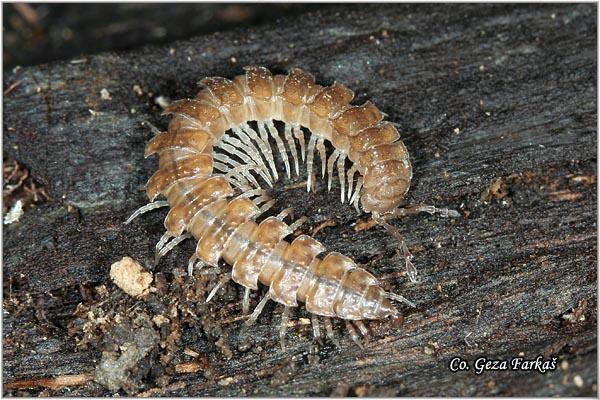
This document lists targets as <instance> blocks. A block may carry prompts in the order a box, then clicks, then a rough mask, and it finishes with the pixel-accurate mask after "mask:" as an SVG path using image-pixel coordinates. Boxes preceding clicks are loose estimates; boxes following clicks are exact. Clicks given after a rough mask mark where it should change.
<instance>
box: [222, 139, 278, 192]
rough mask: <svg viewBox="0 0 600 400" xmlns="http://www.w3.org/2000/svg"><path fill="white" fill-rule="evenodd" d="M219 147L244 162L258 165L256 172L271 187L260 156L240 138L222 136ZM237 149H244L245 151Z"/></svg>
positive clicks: (267, 172)
mask: <svg viewBox="0 0 600 400" xmlns="http://www.w3.org/2000/svg"><path fill="white" fill-rule="evenodd" d="M219 147H221V148H222V149H223V150H225V151H227V152H228V153H230V154H233V155H236V156H238V157H239V158H241V159H242V160H243V161H244V162H245V163H246V164H253V165H256V166H257V167H258V168H256V172H258V174H259V175H260V176H261V177H262V178H263V179H264V181H265V182H266V183H267V185H269V187H273V182H272V180H271V176H270V175H269V170H268V169H267V166H266V165H265V164H264V162H263V161H262V158H260V156H259V155H258V153H256V152H255V151H253V150H252V149H251V148H249V147H248V146H247V145H245V144H244V143H242V141H241V140H239V139H237V138H234V137H231V136H224V137H223V139H222V141H221V143H220V145H219ZM238 149H242V150H244V151H245V153H243V152H242V151H240V150H238Z"/></svg>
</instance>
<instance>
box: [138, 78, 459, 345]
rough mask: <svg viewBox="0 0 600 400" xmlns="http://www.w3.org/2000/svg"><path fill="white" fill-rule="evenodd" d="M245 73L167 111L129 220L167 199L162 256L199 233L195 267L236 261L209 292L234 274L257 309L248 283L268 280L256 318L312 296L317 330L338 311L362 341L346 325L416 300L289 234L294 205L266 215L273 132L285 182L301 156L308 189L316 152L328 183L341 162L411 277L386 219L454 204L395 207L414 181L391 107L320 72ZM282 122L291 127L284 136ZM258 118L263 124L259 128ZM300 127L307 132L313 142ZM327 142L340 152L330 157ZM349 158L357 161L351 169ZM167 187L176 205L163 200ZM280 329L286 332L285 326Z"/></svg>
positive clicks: (342, 173)
mask: <svg viewBox="0 0 600 400" xmlns="http://www.w3.org/2000/svg"><path fill="white" fill-rule="evenodd" d="M245 70H246V74H245V75H239V76H236V77H235V78H233V79H232V80H229V79H226V78H220V77H213V78H205V79H203V80H202V81H201V84H202V85H203V86H204V88H203V89H202V90H201V91H200V92H199V93H198V95H197V96H196V97H195V98H194V99H185V100H180V101H176V102H174V103H172V104H170V105H169V106H168V107H167V108H166V109H165V111H166V113H168V114H172V115H173V118H172V120H171V122H170V124H169V127H168V131H167V132H162V133H159V134H157V135H156V136H155V137H154V138H153V139H152V140H151V141H150V143H149V144H148V146H147V149H146V153H145V155H146V156H150V155H152V154H155V153H158V155H159V157H160V160H159V169H158V171H157V172H156V173H155V174H154V175H153V176H152V177H151V178H150V180H149V182H148V184H147V193H148V196H149V198H150V200H151V201H152V203H150V204H148V205H146V206H144V207H142V208H141V209H139V210H138V211H137V212H136V213H135V214H134V215H132V217H131V218H130V220H131V219H133V218H134V217H136V216H137V215H139V214H141V213H143V212H146V211H148V210H150V209H154V208H157V207H161V206H167V205H168V206H169V207H170V211H169V213H168V215H167V217H166V219H165V227H166V229H167V232H166V233H165V235H164V236H163V237H162V238H161V240H160V241H159V243H158V244H157V258H160V257H161V256H163V255H164V254H166V253H167V252H168V251H170V250H171V249H172V248H173V247H175V246H176V245H177V244H178V243H180V242H181V241H182V240H184V239H187V238H190V237H194V238H195V239H196V240H197V247H196V251H195V253H194V254H193V256H192V257H191V259H190V261H189V265H188V270H189V271H188V272H189V273H190V274H192V273H193V270H194V268H195V267H202V266H204V265H210V266H216V265H217V263H218V262H219V260H221V259H223V260H224V261H225V262H226V263H227V264H229V265H231V266H232V267H233V268H232V273H231V275H227V276H225V277H224V278H223V279H221V280H220V281H219V284H218V285H217V286H215V288H214V289H213V290H212V291H211V293H210V294H209V296H208V300H210V299H211V298H212V297H213V295H214V294H215V293H216V291H217V290H218V289H219V288H220V287H221V286H222V285H223V284H224V283H225V282H226V281H227V280H228V279H229V278H231V279H233V281H234V282H236V283H238V284H240V285H242V286H244V287H245V288H246V290H245V295H244V300H243V309H244V312H248V309H249V293H250V290H256V289H258V283H259V282H260V283H262V284H263V285H266V286H268V287H269V290H268V293H267V294H266V295H265V297H263V299H262V300H261V301H260V303H259V304H258V306H257V307H256V309H255V310H254V312H253V313H252V314H251V316H250V317H249V321H250V322H253V321H255V320H256V318H257V317H258V315H259V314H260V312H261V310H262V309H263V307H264V305H265V303H266V302H267V301H268V300H274V301H276V302H278V303H281V304H283V305H284V306H285V309H284V310H285V311H284V317H283V324H285V322H286V321H285V320H286V319H287V312H288V309H289V307H296V306H298V303H299V302H303V303H304V304H305V307H306V310H307V311H308V312H310V313H311V314H312V316H313V318H312V322H313V329H314V333H315V336H319V323H318V318H317V316H322V317H324V318H325V319H324V322H325V327H326V331H327V334H328V336H329V337H330V338H333V332H332V328H331V321H330V320H329V318H330V317H338V318H342V319H344V320H346V325H347V327H348V329H349V330H350V332H351V335H352V338H353V339H354V340H355V341H357V342H358V335H357V334H356V331H355V329H354V327H353V325H352V324H351V323H349V321H351V320H352V321H354V324H355V325H356V326H357V327H358V328H359V330H360V331H361V332H362V333H363V334H365V333H366V327H365V326H364V325H363V323H362V322H361V320H364V319H382V318H386V317H388V316H394V315H397V314H398V311H397V310H396V308H395V307H394V306H393V304H392V303H391V302H390V299H393V300H398V301H404V302H407V303H408V304H411V303H410V302H409V301H407V300H406V299H404V298H403V297H402V296H400V295H397V294H394V293H389V292H386V291H385V290H383V289H382V288H381V287H380V285H379V283H378V281H377V279H376V278H375V277H374V276H373V275H371V274H370V273H369V272H367V271H366V270H364V269H362V268H360V267H358V266H357V265H356V264H355V263H354V262H353V261H352V260H351V259H350V258H348V257H346V256H344V255H342V254H339V253H335V252H331V253H329V254H326V255H324V256H322V255H321V254H324V252H325V250H326V249H325V247H324V246H323V245H322V244H321V243H319V242H318V241H317V240H315V239H313V238H311V237H310V236H307V235H301V236H298V237H296V238H295V239H294V240H293V241H291V242H288V241H286V240H285V238H286V237H287V236H289V235H290V234H291V233H292V232H294V231H295V230H296V229H297V228H298V227H299V226H300V225H301V224H302V223H303V222H304V219H300V220H298V221H296V222H294V223H292V224H291V225H288V224H287V223H285V222H284V219H285V218H286V217H287V216H288V214H289V213H290V210H289V209H288V210H284V211H283V212H281V213H280V214H279V215H277V216H270V217H268V218H260V217H261V215H262V214H263V213H265V212H266V211H267V210H268V209H269V208H271V207H272V205H273V204H274V202H275V200H273V199H270V198H269V196H268V194H267V192H266V191H265V190H263V188H262V186H261V184H262V185H264V184H267V185H269V186H272V184H273V183H274V182H275V181H277V180H278V178H279V177H278V173H277V170H276V166H275V158H274V155H273V149H272V148H271V144H270V139H271V138H272V139H273V141H274V143H275V145H276V148H277V150H278V151H279V154H280V157H281V159H282V161H283V163H284V165H285V171H286V174H287V176H288V178H289V177H290V176H291V172H292V166H293V169H294V170H295V172H296V175H298V174H299V164H300V159H301V160H302V161H303V162H304V161H306V165H307V170H308V179H307V189H308V190H309V191H310V190H311V188H312V187H313V185H314V181H315V174H314V171H313V165H314V154H315V151H317V152H318V154H319V157H320V161H321V163H320V165H321V176H322V177H325V175H327V178H328V189H329V190H330V189H331V182H332V178H333V175H334V168H336V167H337V171H338V178H339V181H340V185H341V194H340V197H341V200H342V202H344V201H346V200H347V201H348V202H349V203H351V204H353V205H354V206H355V207H356V209H357V210H360V209H362V211H364V212H367V213H372V216H373V218H374V219H375V220H376V221H377V222H379V223H380V224H382V225H384V226H385V227H386V229H388V231H389V232H391V233H392V234H394V235H395V236H396V237H397V238H399V239H400V240H401V246H400V248H401V250H402V252H403V255H404V256H405V258H406V263H407V268H408V272H409V276H410V277H411V278H413V279H414V276H415V275H416V271H415V270H414V266H413V265H412V264H411V262H410V258H411V256H410V254H409V253H408V249H407V247H406V245H405V243H404V240H403V238H402V236H401V235H400V234H399V233H398V231H397V230H396V229H395V228H394V227H393V226H392V225H390V224H388V223H387V222H386V221H385V220H386V219H387V218H390V217H396V216H400V215H405V214H407V213H415V212H420V211H424V212H430V213H433V212H438V211H441V212H442V213H443V214H444V215H454V214H455V213H456V212H455V211H451V210H447V209H442V210H440V209H436V208H435V207H432V206H421V207H412V208H398V206H399V204H400V202H401V201H402V199H403V197H404V196H405V194H406V192H407V191H408V188H409V185H410V182H411V178H412V169H411V164H410V161H409V156H408V151H407V150H406V147H405V146H404V144H403V143H402V141H401V140H400V135H399V134H398V131H397V129H396V127H395V126H394V124H392V123H390V122H386V121H383V117H384V116H383V114H382V113H381V111H379V110H378V109H377V107H375V106H374V105H373V104H371V103H370V102H367V103H365V104H363V105H360V106H355V105H350V102H351V100H352V99H353V97H354V94H353V92H352V91H351V90H349V89H348V88H346V87H344V86H343V85H341V84H339V83H335V84H333V85H331V86H325V87H324V86H321V85H318V84H316V83H315V80H314V77H313V76H312V75H310V74H308V73H306V72H304V71H302V70H301V69H298V68H294V69H292V70H291V71H290V73H289V74H288V75H272V74H271V72H270V71H269V70H268V69H266V68H262V67H247V68H246V69H245ZM274 120H278V121H282V122H283V123H284V124H285V127H284V132H283V135H282V134H281V133H280V132H279V131H278V130H277V129H276V128H275V126H274V124H273V121H274ZM249 121H256V124H257V129H254V128H252V127H251V126H250V125H249V124H248V122H249ZM303 127H304V128H307V129H308V130H310V133H311V134H310V137H308V142H307V140H306V137H305V132H304V130H303ZM325 141H329V142H331V144H332V145H333V147H334V149H335V150H334V151H333V152H332V153H331V154H330V155H329V157H328V158H327V154H326V153H327V152H326V149H325ZM286 144H287V148H286ZM290 155H291V157H290ZM346 160H349V162H348V164H351V167H350V168H349V169H346V163H347V161H346ZM355 175H357V178H356V179H355ZM346 183H347V186H346ZM159 195H163V196H165V197H166V199H167V201H155V199H156V198H157V196H159ZM259 221H260V222H259ZM208 300H207V301H208ZM282 326H283V325H282ZM281 334H282V337H283V331H282V333H281Z"/></svg>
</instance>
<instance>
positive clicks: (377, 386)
mask: <svg viewBox="0 0 600 400" xmlns="http://www.w3.org/2000/svg"><path fill="white" fill-rule="evenodd" d="M596 45H597V41H596V6H595V5H592V4H583V5H559V4H552V5H535V6H531V5H510V6H507V5H493V6H489V5H451V6H445V5H410V6H407V5H389V4H385V5H384V4H379V5H372V6H363V5H361V6H352V7H350V6H342V5H340V6H339V7H337V8H335V9H330V10H327V11H326V12H322V13H314V14H311V15H305V16H304V17H303V18H302V19H285V20H283V21H281V22H280V23H276V24H273V25H269V26H265V27H258V28H253V29H248V30H244V29H242V30H236V31H232V32H229V33H227V34H214V35H208V36H203V37H198V38H195V39H193V40H190V41H185V42H178V43H174V44H172V45H171V46H167V47H148V48H143V49H140V50H138V51H134V52H131V53H120V54H113V53H107V54H99V55H95V56H90V57H88V61H87V62H86V63H79V64H72V63H69V62H60V63H54V64H50V65H40V66H37V67H32V68H23V69H20V70H18V71H12V72H11V71H6V72H5V75H4V81H5V88H6V87H8V86H10V85H11V84H13V83H15V82H20V84H19V86H16V87H14V89H13V90H11V91H10V93H8V94H7V95H6V96H5V98H4V123H3V127H4V134H3V139H4V145H3V146H4V147H3V150H4V157H5V159H6V158H13V159H16V160H18V161H19V162H21V163H22V164H23V165H25V166H26V167H28V168H29V169H30V171H31V173H32V174H33V175H34V176H35V177H36V178H37V179H38V180H39V181H40V182H43V183H44V185H45V187H46V188H47V190H48V191H49V193H50V194H51V195H52V197H53V199H54V200H53V201H50V202H46V203H44V204H41V205H39V206H38V207H35V208H29V209H27V210H26V211H25V214H24V215H23V216H22V217H21V219H20V220H19V221H18V222H16V223H13V224H11V225H7V226H5V227H4V242H3V249H4V269H3V278H4V307H5V310H6V311H7V313H5V314H4V318H3V322H4V332H3V349H4V360H3V361H4V369H3V371H4V375H3V382H4V383H5V384H6V383H10V382H18V381H20V380H21V381H22V380H24V379H31V378H38V377H52V376H60V375H67V374H84V373H89V372H93V371H94V369H95V367H96V366H97V364H98V362H99V360H100V357H101V354H100V350H101V349H103V348H102V346H101V345H100V344H98V345H97V347H94V345H93V344H92V345H90V349H89V350H85V349H78V348H77V347H76V345H75V339H74V338H73V337H71V336H70V335H69V333H70V328H69V329H68V327H71V326H72V325H71V323H72V321H73V320H74V319H75V316H74V315H73V314H74V312H75V308H76V306H77V304H78V303H86V304H88V303H90V304H91V302H93V300H90V297H89V295H88V293H89V292H90V291H91V290H92V288H94V287H97V286H99V285H102V284H104V285H105V286H106V287H107V288H108V290H109V291H110V292H111V293H113V294H114V293H116V292H117V291H118V289H116V288H115V287H114V285H113V284H112V283H111V282H110V280H109V276H108V269H109V267H110V265H111V263H113V262H115V261H117V260H119V259H120V258H121V257H122V256H125V255H129V256H132V257H134V258H136V259H138V260H140V261H142V262H145V263H146V264H147V265H149V264H150V261H151V258H152V256H153V247H154V244H155V243H156V241H157V240H158V238H159V236H160V234H161V232H162V229H163V228H162V222H161V218H162V217H163V216H164V212H163V213H161V212H155V213H153V214H151V215H150V216H146V217H143V218H142V219H139V220H136V222H135V223H133V224H131V225H129V226H124V225H123V221H124V220H125V219H126V217H127V216H128V215H129V214H130V213H131V212H132V210H134V209H136V208H137V207H138V206H140V205H142V204H143V203H144V202H145V195H144V193H143V184H144V183H145V181H146V180H147V179H148V177H149V176H150V175H151V173H152V171H153V170H154V168H155V167H156V164H157V162H156V160H155V159H148V160H145V159H143V149H144V146H145V143H146V141H147V140H148V139H149V138H150V137H151V135H152V134H151V133H150V132H149V130H148V129H147V128H145V127H143V126H142V124H141V122H142V121H144V120H148V121H151V122H152V123H154V124H155V125H158V126H161V127H164V126H165V125H166V120H165V119H163V118H161V117H160V107H158V106H157V105H156V104H155V101H154V100H155V98H156V97H157V96H164V97H166V98H171V99H176V98H181V97H186V96H193V95H194V94H195V92H196V90H197V89H196V86H195V82H196V81H198V80H199V78H201V77H203V76H207V75H219V76H234V75H235V74H238V73H241V71H242V70H241V67H242V66H243V65H247V64H260V65H265V66H268V67H271V68H273V69H275V70H277V71H279V72H282V71H285V70H287V69H288V68H290V67H292V66H296V65H297V66H301V67H303V68H305V69H306V70H308V71H312V72H313V73H314V74H315V75H316V76H317V79H318V80H319V81H321V82H326V83H330V82H331V81H332V80H333V79H337V80H339V81H341V82H343V83H345V84H346V85H348V86H349V87H351V88H353V89H355V91H356V93H357V97H358V100H359V101H364V100H367V99H369V100H371V101H373V102H374V103H375V104H377V105H378V106H379V107H380V108H381V109H382V110H383V111H385V112H386V113H388V114H389V116H390V119H391V120H393V121H395V122H397V123H398V124H399V126H400V127H401V131H402V133H403V136H404V140H405V143H406V145H407V147H408V149H409V151H410V153H411V157H412V161H413V167H414V171H415V173H414V176H415V178H414V181H413V186H412V188H411V190H410V192H409V196H408V199H407V201H408V202H409V203H419V202H427V203H435V204H438V205H447V206H451V207H454V208H459V209H460V210H461V211H462V215H463V216H462V217H461V218H459V219H454V220H446V219H440V218H438V217H430V216H423V215H420V216H414V217H410V218H406V219H403V220H399V221H395V222H394V224H395V225H396V226H398V227H399V229H401V231H402V232H403V234H405V235H406V237H407V239H408V244H409V248H410V249H411V250H412V252H413V253H414V254H415V259H414V262H415V264H416V265H417V267H418V269H419V273H420V279H421V281H420V282H419V283H418V284H411V283H409V282H407V279H406V277H405V276H404V268H403V261H402V259H401V258H400V257H399V256H398V255H396V252H395V248H396V246H397V242H396V241H395V239H394V238H392V237H390V236H388V235H387V233H386V232H385V231H384V230H383V229H381V228H379V227H375V228H373V229H369V230H363V231H358V232H355V229H354V225H353V224H354V223H355V222H356V221H357V218H358V217H357V215H356V213H355V212H354V210H353V209H351V208H350V207H348V206H347V205H341V204H339V203H336V201H337V196H338V195H337V192H334V193H332V194H327V193H326V192H323V191H322V190H321V191H318V192H317V193H316V194H312V193H311V194H310V195H307V194H302V193H304V192H303V190H302V189H287V190H286V189H284V188H283V186H279V187H278V193H277V195H278V196H279V197H278V198H280V199H281V202H282V204H285V205H289V206H293V207H295V209H296V210H297V213H298V214H299V215H301V214H306V215H308V216H309V217H310V218H311V225H312V226H316V225H318V224H319V223H320V222H322V221H324V220H326V219H335V220H336V222H337V225H336V226H334V227H329V228H326V229H323V230H321V231H320V232H319V233H317V234H316V238H317V239H319V240H321V241H323V242H324V243H325V244H326V245H327V246H328V248H329V249H331V250H337V251H341V252H343V253H346V254H348V255H349V256H351V257H353V258H355V259H356V260H357V261H358V262H360V263H363V264H364V265H365V267H366V268H367V269H369V270H370V271H372V272H373V273H374V274H375V275H377V276H378V277H381V279H382V280H383V282H384V284H385V286H386V287H387V288H389V289H391V290H393V291H395V292H397V293H402V294H403V295H405V296H406V297H408V298H410V299H412V300H414V301H415V302H416V303H417V308H416V309H405V310H404V311H405V319H404V321H403V323H402V324H394V323H392V322H380V323H374V324H372V326H371V328H372V330H373V331H374V336H373V338H372V340H371V342H370V343H369V344H368V345H367V347H366V348H365V349H364V350H361V349H359V348H358V347H357V346H355V345H354V344H353V343H352V342H350V341H349V340H346V339H347V338H346V339H344V340H342V348H341V349H340V350H338V349H336V348H335V347H334V346H332V345H331V344H330V343H327V344H326V345H324V346H322V347H320V351H319V352H318V353H317V354H312V355H310V356H308V357H306V354H307V353H306V351H305V350H306V349H307V348H308V347H309V345H310V344H311V342H312V339H311V332H310V328H309V326H307V325H304V324H302V323H299V324H296V325H295V327H296V328H295V329H290V331H292V330H293V331H294V333H292V332H290V334H289V335H288V342H290V343H288V346H289V348H288V354H283V353H282V352H281V350H280V349H279V347H278V345H277V343H278V322H279V317H278V313H277V312H278V311H279V308H278V307H271V308H268V309H267V313H266V314H265V316H264V318H261V320H260V324H259V325H258V326H255V327H253V328H251V330H250V331H249V334H250V335H251V336H252V342H253V350H252V351H245V350H246V349H245V345H243V343H244V340H245V339H240V338H239V337H241V335H239V332H240V330H241V321H240V322H236V323H228V324H224V325H223V326H222V327H220V328H219V329H218V330H217V333H216V334H208V333H207V332H208V330H207V331H206V332H205V331H198V330H195V329H192V328H191V327H190V326H184V328H183V336H182V338H181V340H180V341H179V342H178V346H179V347H178V350H176V352H177V354H175V356H174V357H175V358H174V359H176V360H178V362H182V363H183V362H187V361H189V360H190V358H189V356H186V355H185V354H183V349H184V348H189V349H193V350H194V351H195V352H197V353H199V354H201V355H202V357H204V360H205V362H206V364H207V365H209V366H210V367H207V366H206V365H204V367H202V370H210V371H211V373H206V372H205V373H204V374H203V373H201V372H196V373H188V374H185V373H181V374H174V375H173V376H172V377H171V378H170V379H167V380H163V381H155V380H154V377H153V376H154V375H153V374H154V372H151V373H150V375H149V376H145V377H143V378H142V382H144V383H145V385H146V386H142V387H141V388H140V389H139V390H143V389H148V388H150V387H152V386H159V385H160V384H161V382H162V384H166V383H169V385H171V386H167V388H166V389H162V391H160V390H156V391H154V392H152V393H154V394H171V395H178V396H184V395H198V396H199V395H211V396H225V395H227V396H229V395H238V396H241V395H262V396H268V395H280V396H284V395H305V396H310V395H325V396H327V395H330V394H338V395H344V394H349V395H353V394H356V395H372V396H375V395H379V396H384V395H385V396H408V395H410V396H423V395H427V396H440V395H453V396H461V395H478V396H483V395H506V396H511V395H518V396H538V395H545V396H551V395H563V396H569V395H577V396H592V395H594V396H595V395H596V391H597V386H596V385H597V382H596V374H597V372H596V371H597V369H596V368H597V367H596V358H597V349H596V340H597V337H596V326H597V321H596V309H597V298H596V290H597V273H596V268H597V265H596V228H597V227H596V143H597V142H596V140H597V139H596V134H597V132H596V123H597V113H596V107H597V102H596V98H597V97H596V96H597V93H596V79H597V76H596V68H597V65H596V58H597V53H596ZM135 85H137V86H139V88H140V89H141V90H142V91H143V94H141V95H140V94H138V93H139V90H137V88H136V90H134V89H133V88H134V86H135ZM102 89H106V90H107V91H108V92H109V93H110V97H111V98H110V99H107V100H103V99H102V98H101V95H100V92H101V90H102ZM150 93H152V94H151V95H150ZM307 199H311V200H310V201H307ZM332 199H334V200H335V201H332ZM364 218H365V217H364V216H363V217H362V219H364ZM192 248H193V244H192V243H186V244H185V245H182V246H181V247H179V248H177V249H176V250H175V251H174V252H173V254H170V255H169V256H168V257H166V258H165V259H163V260H162V261H161V263H160V264H159V265H158V266H157V267H156V269H155V272H156V271H161V272H164V274H165V276H166V277H167V278H166V279H167V280H168V281H171V280H172V279H173V278H172V275H171V272H172V271H173V270H174V268H175V267H184V266H185V264H186V262H187V257H188V256H189V252H190V251H191V249H192ZM213 283H214V282H213ZM225 293H226V295H220V296H218V298H217V299H216V300H214V301H213V303H211V304H209V305H206V306H204V305H202V307H201V308H199V310H200V311H202V312H203V313H204V315H200V316H199V318H209V317H210V316H213V317H214V318H215V320H216V321H217V323H218V321H220V320H221V321H222V320H223V319H227V318H229V319H232V318H235V317H236V316H239V315H240V313H241V311H240V308H239V302H240V299H241V290H239V287H236V286H235V285H230V286H229V287H228V290H226V291H225ZM167 300H168V299H167ZM164 301H166V300H164ZM119 302H121V303H119ZM141 302H142V303H143V300H141ZM253 302H254V304H255V303H256V300H253ZM135 304H136V301H135V300H129V299H126V298H125V297H118V301H117V303H116V304H115V306H114V307H115V308H117V309H119V310H122V309H124V308H123V307H127V308H130V307H132V306H133V305H135ZM199 307H200V306H199ZM274 311H275V312H274ZM157 312H158V311H157ZM298 316H299V317H302V318H305V317H306V314H304V312H299V314H298ZM220 335H222V336H224V339H223V340H221V341H220V342H219V343H220V344H219V345H215V342H216V341H217V340H218V339H219V338H218V336H220ZM292 335H293V336H292ZM209 336H210V337H209ZM215 336H216V337H215ZM293 337H294V338H297V339H293V340H292V339H291V338H293ZM223 343H225V344H223ZM224 347H230V348H231V350H230V351H227V350H228V349H226V350H223V348H224ZM246 347H247V346H246ZM538 354H543V355H544V356H545V357H546V358H550V357H552V356H555V357H558V358H559V364H560V366H559V367H558V368H557V370H556V371H550V372H548V373H545V374H541V373H538V372H534V371H517V372H515V371H495V372H486V373H484V374H481V375H476V374H475V373H474V371H473V370H471V371H463V372H457V373H452V372H450V371H449V369H448V364H449V360H450V359H452V358H453V357H456V356H460V357H462V358H463V359H465V360H467V361H469V362H472V361H473V360H475V359H476V358H478V357H482V356H485V357H488V358H490V359H509V358H511V357H517V356H519V355H524V356H525V357H526V358H535V357H536V356H537V355H538ZM292 355H293V357H292ZM186 357H187V358H186ZM163 361H164V360H163ZM154 362H157V361H156V360H154ZM173 362H175V361H173ZM181 368H183V367H181ZM181 368H180V369H179V370H178V371H179V372H185V371H184V369H181ZM166 370H167V371H168V370H169V369H168V368H167V369H166ZM152 371H154V370H152ZM157 374H158V373H157ZM40 390H41V389H39V388H38V389H33V390H32V391H30V392H29V393H38V392H39V391H40ZM9 392H10V391H9ZM5 393H6V390H5ZM51 393H54V394H60V395H72V394H76V395H106V394H109V393H110V391H109V390H107V389H106V388H104V387H102V386H100V385H98V384H96V383H93V382H89V383H88V384H86V385H83V386H75V387H71V388H70V390H67V389H59V390H53V391H52V392H51Z"/></svg>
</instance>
